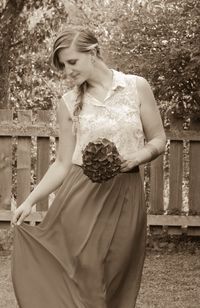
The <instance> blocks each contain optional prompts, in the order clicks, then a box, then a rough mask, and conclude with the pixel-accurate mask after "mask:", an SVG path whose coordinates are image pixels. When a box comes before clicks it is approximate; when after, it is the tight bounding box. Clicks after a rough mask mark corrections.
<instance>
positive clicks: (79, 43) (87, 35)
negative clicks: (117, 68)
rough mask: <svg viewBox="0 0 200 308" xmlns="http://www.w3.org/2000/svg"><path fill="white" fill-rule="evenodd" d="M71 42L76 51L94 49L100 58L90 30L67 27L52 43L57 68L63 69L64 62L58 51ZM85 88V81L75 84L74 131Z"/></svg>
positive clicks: (98, 49) (97, 46)
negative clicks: (60, 59)
mask: <svg viewBox="0 0 200 308" xmlns="http://www.w3.org/2000/svg"><path fill="white" fill-rule="evenodd" d="M72 44H74V45H75V47H76V49H77V51H78V52H85V53H87V52H90V50H96V55H97V57H98V58H99V59H101V60H102V57H101V54H100V48H99V43H98V40H97V39H96V37H95V36H94V34H93V33H92V32H91V31H89V30H86V29H84V30H74V29H67V30H64V31H63V32H61V33H60V34H59V35H58V37H57V38H56V39H55V41H54V44H53V52H52V63H53V66H54V67H55V68H57V69H58V70H63V69H64V64H63V63H60V61H59V56H58V54H59V51H60V50H61V49H64V48H70V47H71V46H72ZM87 88H88V83H87V81H84V82H83V83H82V84H80V85H79V86H77V96H76V104H75V107H74V111H73V116H74V121H73V122H74V132H75V133H76V131H77V125H78V121H79V114H80V112H81V110H82V108H83V97H84V94H85V92H86V90H87Z"/></svg>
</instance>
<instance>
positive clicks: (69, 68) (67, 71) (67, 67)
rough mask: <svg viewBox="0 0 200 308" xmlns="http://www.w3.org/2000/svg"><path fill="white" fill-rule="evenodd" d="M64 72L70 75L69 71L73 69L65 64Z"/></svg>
mask: <svg viewBox="0 0 200 308" xmlns="http://www.w3.org/2000/svg"><path fill="white" fill-rule="evenodd" d="M65 72H66V74H67V75H71V73H72V72H73V69H72V68H71V67H69V66H65Z"/></svg>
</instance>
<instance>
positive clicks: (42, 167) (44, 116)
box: [36, 110, 50, 211]
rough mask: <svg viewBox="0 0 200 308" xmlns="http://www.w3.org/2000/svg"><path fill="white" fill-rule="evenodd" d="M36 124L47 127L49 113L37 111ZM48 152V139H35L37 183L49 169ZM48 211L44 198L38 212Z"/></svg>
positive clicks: (38, 205) (46, 201)
mask: <svg viewBox="0 0 200 308" xmlns="http://www.w3.org/2000/svg"><path fill="white" fill-rule="evenodd" d="M37 121H38V123H40V122H42V123H43V124H44V125H48V123H49V121H50V113H49V112H48V111H46V110H45V111H44V110H39V111H38V119H37ZM49 150H50V142H49V137H38V138H37V161H36V163H37V168H36V170H37V171H36V178H37V183H38V182H39V181H40V180H41V178H42V177H43V175H44V174H45V172H46V171H47V169H48V167H49V161H50V157H49ZM47 209H48V198H44V199H43V200H41V201H40V202H38V203H37V210H38V211H46V210H47Z"/></svg>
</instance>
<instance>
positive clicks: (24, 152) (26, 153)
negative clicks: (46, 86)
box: [17, 110, 32, 206]
mask: <svg viewBox="0 0 200 308" xmlns="http://www.w3.org/2000/svg"><path fill="white" fill-rule="evenodd" d="M18 122H19V123H20V125H23V124H24V125H27V123H28V124H29V125H30V124H31V123H32V112H31V110H21V111H19V112H18ZM30 188H31V137H18V145H17V206H19V205H20V204H21V203H22V202H23V201H24V200H25V199H26V197H27V196H28V194H29V193H30Z"/></svg>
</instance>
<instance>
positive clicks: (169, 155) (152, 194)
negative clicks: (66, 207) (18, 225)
mask: <svg viewBox="0 0 200 308" xmlns="http://www.w3.org/2000/svg"><path fill="white" fill-rule="evenodd" d="M53 120H54V112H53V111H38V112H37V114H36V115H34V117H33V115H32V112H31V111H30V110H24V111H23V110H22V111H18V113H17V114H14V115H13V112H12V111H11V110H0V228H4V227H8V226H9V225H10V220H11V217H12V211H13V209H14V208H15V206H17V205H19V204H20V203H21V202H22V201H23V200H24V199H25V198H26V196H27V195H28V194H29V193H30V191H31V189H32V186H33V185H34V183H37V182H38V181H39V180H40V179H41V178H42V176H43V174H44V173H45V171H46V170H47V168H48V166H49V164H50V159H51V157H52V151H54V150H52V148H53V149H54V148H55V147H56V144H57V137H58V132H57V128H56V125H55V122H54V121H53ZM52 123H54V125H53V124H52ZM177 123H178V122H177ZM177 123H174V124H173V126H172V127H171V129H169V130H167V131H166V133H167V137H168V145H167V146H166V152H165V154H164V155H162V156H160V157H159V158H157V159H155V160H154V161H152V162H151V163H150V164H147V165H146V166H144V168H141V169H142V170H141V172H142V175H143V177H144V187H145V192H146V199H147V205H148V225H149V227H150V229H151V231H152V232H160V229H163V228H165V229H166V230H167V231H168V233H170V234H181V233H183V232H184V233H187V234H188V235H200V134H199V132H200V123H196V124H195V125H194V127H193V126H192V125H191V127H190V129H189V130H183V129H182V127H181V128H180V124H177ZM48 206H49V198H46V199H44V200H42V201H41V202H39V203H38V204H37V205H36V207H34V209H33V213H32V214H31V215H30V216H29V217H27V219H26V221H27V222H29V223H31V224H35V223H39V222H40V221H41V220H42V219H43V218H44V216H45V214H46V211H47V210H48Z"/></svg>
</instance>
